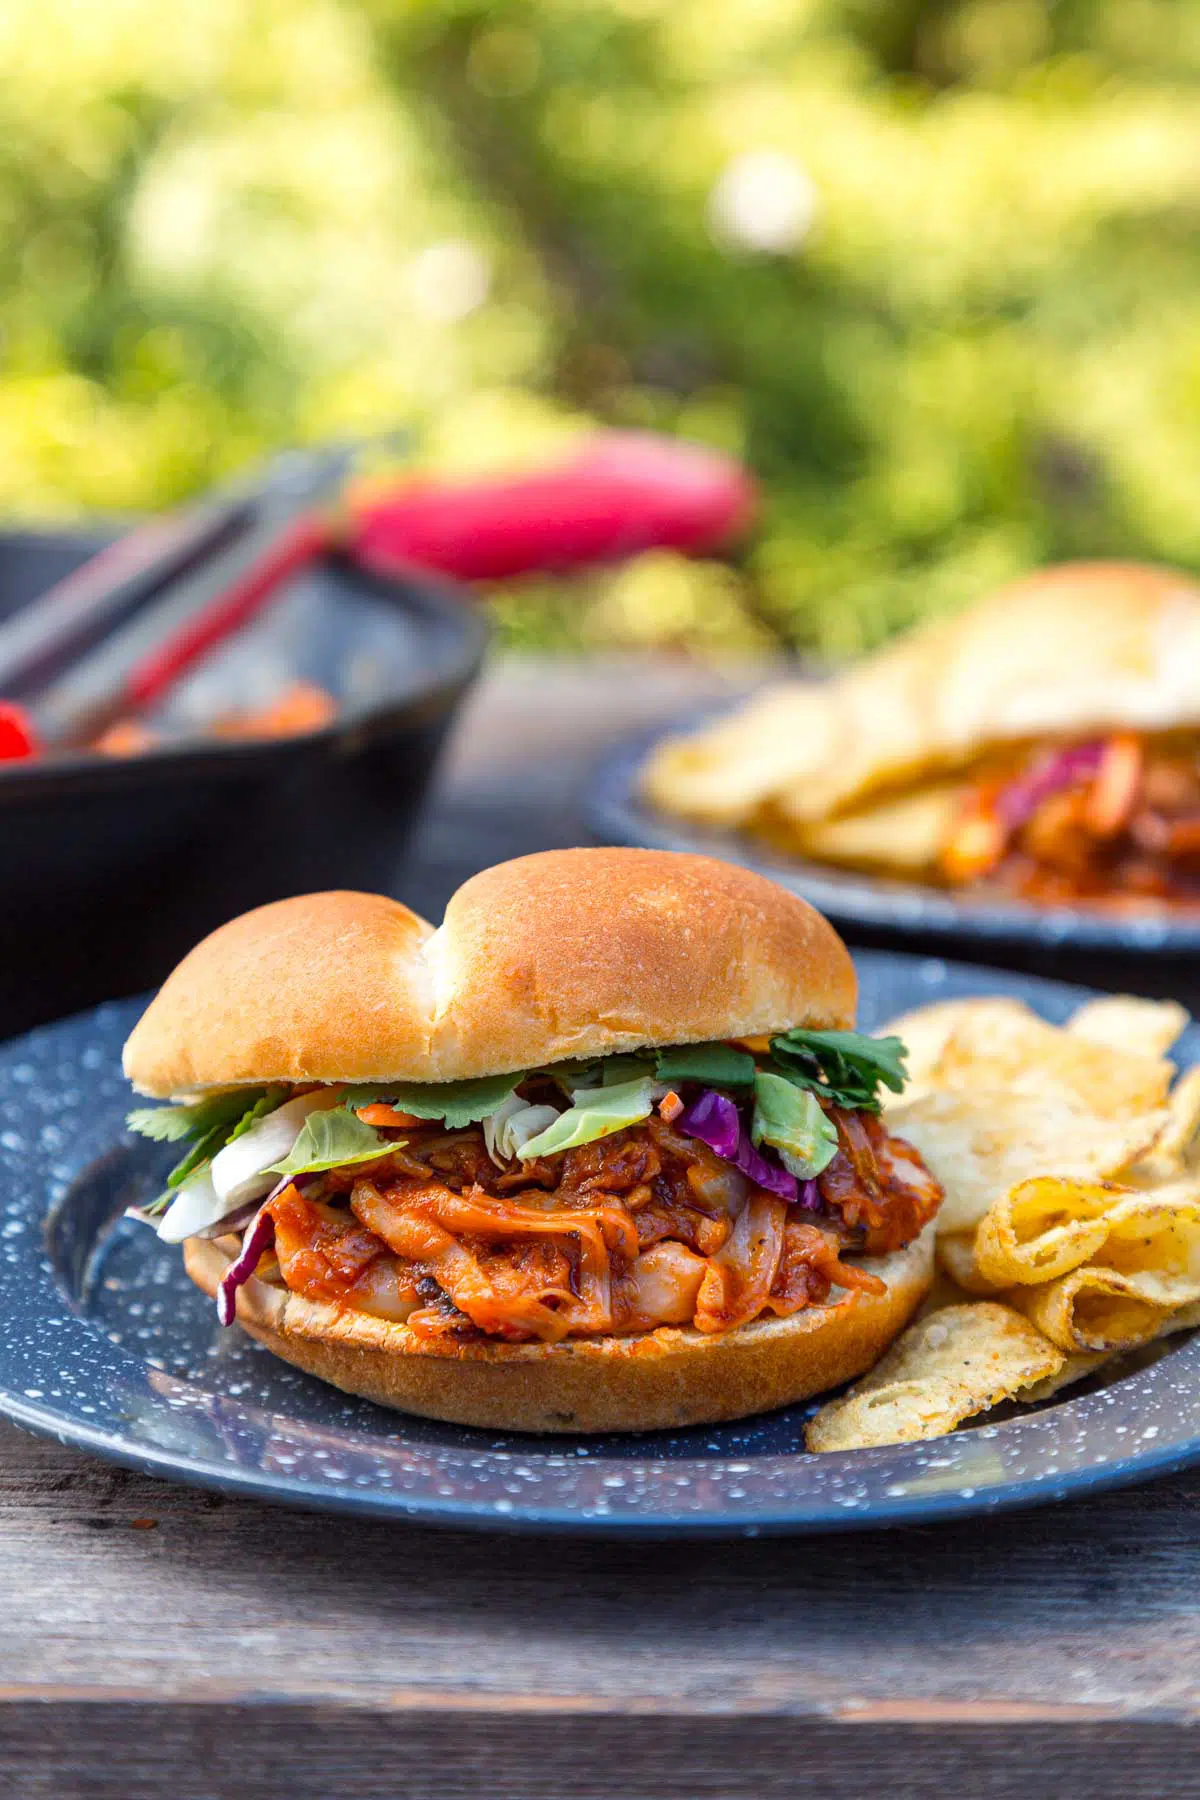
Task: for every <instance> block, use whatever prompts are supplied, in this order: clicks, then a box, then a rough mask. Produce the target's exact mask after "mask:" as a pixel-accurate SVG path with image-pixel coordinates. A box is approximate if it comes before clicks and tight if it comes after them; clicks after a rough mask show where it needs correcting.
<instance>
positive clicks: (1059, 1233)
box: [972, 1175, 1129, 1288]
mask: <svg viewBox="0 0 1200 1800" xmlns="http://www.w3.org/2000/svg"><path fill="white" fill-rule="evenodd" d="M1128 1193H1129V1189H1128V1188H1124V1187H1118V1186H1117V1185H1116V1184H1115V1183H1111V1182H1109V1183H1100V1182H1081V1181H1064V1180H1063V1179H1062V1177H1061V1176H1058V1175H1044V1176H1041V1177H1040V1178H1037V1179H1035V1180H1033V1181H1022V1182H1020V1183H1018V1185H1017V1186H1016V1187H1014V1188H1011V1189H1010V1190H1009V1192H1008V1193H1007V1194H1005V1195H1004V1196H1003V1197H1002V1198H1001V1199H999V1200H997V1201H996V1203H995V1205H994V1206H992V1207H991V1208H990V1209H989V1211H988V1213H987V1216H986V1217H985V1218H984V1219H983V1220H982V1222H981V1223H980V1226H979V1229H978V1231H977V1232H976V1234H975V1238H974V1242H973V1244H972V1251H973V1264H974V1266H975V1268H976V1269H977V1270H978V1273H979V1276H980V1277H981V1278H982V1279H983V1280H984V1281H985V1282H991V1283H992V1284H993V1287H994V1288H1005V1287H1010V1286H1011V1285H1012V1283H1013V1282H1020V1283H1021V1284H1022V1285H1028V1284H1030V1283H1033V1282H1038V1281H1053V1280H1055V1279H1056V1278H1057V1277H1058V1276H1059V1275H1065V1274H1067V1273H1068V1271H1069V1270H1071V1269H1077V1268H1079V1266H1080V1264H1081V1263H1085V1262H1087V1261H1088V1259H1089V1258H1090V1257H1092V1256H1095V1255H1096V1253H1097V1251H1099V1250H1100V1249H1101V1248H1102V1247H1103V1245H1104V1243H1105V1241H1106V1239H1107V1237H1108V1232H1109V1225H1108V1220H1107V1218H1106V1217H1105V1214H1106V1213H1107V1212H1108V1211H1109V1209H1110V1208H1111V1207H1112V1206H1113V1205H1114V1204H1115V1203H1116V1202H1117V1201H1119V1200H1122V1199H1124V1198H1125V1197H1126V1196H1127V1195H1128Z"/></svg>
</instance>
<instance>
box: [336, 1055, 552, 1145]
mask: <svg viewBox="0 0 1200 1800" xmlns="http://www.w3.org/2000/svg"><path fill="white" fill-rule="evenodd" d="M524 1079H525V1076H524V1073H523V1072H522V1071H521V1070H520V1069H518V1070H517V1071H516V1072H515V1074H512V1075H484V1076H481V1077H480V1079H479V1080H478V1081H385V1082H370V1083H368V1082H362V1083H360V1084H359V1085H358V1086H357V1087H351V1088H347V1089H346V1092H345V1093H344V1094H343V1096H342V1105H343V1106H344V1107H346V1108H347V1109H348V1110H349V1111H350V1112H355V1111H357V1109H358V1108H359V1107H360V1106H372V1105H374V1104H375V1102H376V1101H378V1100H382V1101H384V1102H385V1104H386V1105H388V1106H394V1107H395V1108H396V1110H397V1111H398V1112H407V1113H412V1114H413V1116H414V1118H418V1119H444V1120H445V1122H446V1128H447V1130H449V1131H461V1130H462V1129H463V1127H464V1126H465V1125H474V1124H475V1123H476V1121H477V1120H479V1119H486V1118H487V1116H488V1114H489V1113H494V1112H495V1110H496V1108H497V1107H498V1106H503V1105H504V1102H505V1101H506V1100H507V1099H508V1097H509V1095H510V1094H511V1093H512V1092H513V1090H514V1089H515V1088H516V1086H517V1084H518V1083H519V1082H521V1081H524ZM368 1129H369V1127H368Z"/></svg>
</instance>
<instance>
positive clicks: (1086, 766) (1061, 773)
mask: <svg viewBox="0 0 1200 1800" xmlns="http://www.w3.org/2000/svg"><path fill="white" fill-rule="evenodd" d="M1103 755H1104V745H1103V743H1099V742H1094V743H1090V744H1075V745H1073V746H1072V747H1071V748H1070V749H1068V750H1059V751H1057V752H1056V753H1055V754H1054V755H1053V756H1051V757H1049V758H1048V759H1047V760H1046V761H1044V762H1041V763H1039V764H1038V766H1037V767H1036V768H1035V769H1031V770H1030V772H1029V773H1028V774H1027V775H1021V776H1019V777H1018V778H1017V780H1016V781H1010V782H1009V784H1008V786H1007V787H1006V788H1005V789H1004V790H1003V791H1002V793H1001V794H1000V797H999V800H998V801H997V811H998V812H999V814H1000V817H1001V819H1002V820H1003V822H1004V824H1005V825H1006V826H1007V827H1008V829H1009V830H1010V831H1018V830H1019V829H1020V828H1021V826H1022V825H1027V824H1028V823H1029V821H1030V819H1031V818H1032V817H1033V815H1034V813H1035V812H1036V811H1037V809H1038V807H1039V806H1040V805H1041V804H1042V801H1043V800H1048V799H1049V798H1050V796H1051V794H1057V793H1061V791H1062V790H1063V789H1064V788H1069V787H1072V786H1073V785H1074V784H1075V782H1077V781H1090V780H1091V778H1092V776H1093V775H1095V773H1096V771H1097V769H1098V768H1099V767H1100V759H1101V757H1102V756H1103Z"/></svg>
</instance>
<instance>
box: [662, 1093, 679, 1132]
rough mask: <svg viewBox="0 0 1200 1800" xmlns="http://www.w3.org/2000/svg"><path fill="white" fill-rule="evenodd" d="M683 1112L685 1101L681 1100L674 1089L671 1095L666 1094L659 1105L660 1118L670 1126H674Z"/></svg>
mask: <svg viewBox="0 0 1200 1800" xmlns="http://www.w3.org/2000/svg"><path fill="white" fill-rule="evenodd" d="M682 1111H683V1101H682V1100H681V1099H680V1098H679V1095H678V1094H677V1093H676V1092H675V1090H674V1088H672V1090H671V1092H670V1093H669V1094H664V1095H663V1097H662V1099H661V1100H660V1101H659V1103H658V1112H659V1117H660V1118H662V1119H665V1120H666V1122H667V1124H668V1125H672V1124H674V1122H675V1120H676V1119H677V1118H678V1117H679V1115H680V1113H681V1112H682Z"/></svg>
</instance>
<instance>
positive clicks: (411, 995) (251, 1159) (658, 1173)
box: [125, 850, 941, 1431]
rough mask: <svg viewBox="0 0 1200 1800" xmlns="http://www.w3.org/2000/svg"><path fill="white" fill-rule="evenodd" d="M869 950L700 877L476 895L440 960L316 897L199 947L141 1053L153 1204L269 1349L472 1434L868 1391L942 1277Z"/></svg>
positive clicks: (925, 1185)
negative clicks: (901, 1127)
mask: <svg viewBox="0 0 1200 1800" xmlns="http://www.w3.org/2000/svg"><path fill="white" fill-rule="evenodd" d="M855 993H856V985H855V977H854V971H853V967H852V964H851V962H850V958H849V956H848V955H847V952H846V949H845V946H844V945H843V944H842V942H841V940H840V938H839V937H838V936H837V934H836V933H835V932H834V931H833V929H832V928H831V927H830V926H829V925H828V924H827V923H826V921H825V920H824V919H822V918H821V917H820V915H819V914H817V913H816V912H814V911H813V910H812V908H810V907H809V906H807V905H806V904H805V903H804V902H803V901H802V900H800V899H798V898H797V897H796V896H794V895H792V894H790V893H788V892H786V891H785V890H783V889H781V888H779V887H776V886H775V885H774V884H773V883H771V882H768V881H766V880H764V879H762V878H761V877H759V876H756V875H753V874H751V873H749V872H748V871H745V870H742V869H738V868H735V867H731V866H729V865H726V864H723V863H717V862H712V861H709V860H708V859H706V858H703V857H692V856H674V855H668V854H664V853H660V852H652V851H638V850H572V851H561V852H551V853H548V854H545V855H539V856H530V857H525V858H522V859H521V860H519V861H517V862H512V863H506V864H503V865H501V866H500V867H498V868H494V869H490V870H487V871H485V872H484V873H483V874H481V875H478V876H476V877H475V878H474V879H473V880H471V881H469V882H468V883H467V884H466V885H465V886H464V887H463V888H461V889H460V890H459V891H458V893H457V894H455V895H454V897H453V898H452V900H451V902H450V904H449V906H448V908H447V911H446V917H445V920H444V922H443V924H442V925H441V927H440V928H439V929H437V930H434V929H433V927H432V926H430V925H429V924H427V923H426V922H425V921H424V920H422V919H420V918H418V917H417V916H416V915H415V914H414V913H412V912H410V911H408V910H407V908H405V907H403V906H401V905H399V904H398V903H396V902H395V901H392V900H387V899H384V898H382V897H380V896H376V895H369V894H353V893H331V894H315V895H311V896H307V897H303V898H299V899H294V900H287V901H283V902H280V903H278V904H276V905H274V906H267V907H263V908H260V909H259V910H258V911H256V912H252V913H248V914H246V915H245V916H244V917H242V918H240V919H235V920H234V921H233V922H232V923H231V924H229V925H226V926H224V927H223V928H222V929H221V930H219V931H217V932H215V933H213V935H212V936H211V937H209V938H207V939H205V941H204V942H203V943H202V944H200V945H199V946H197V948H196V949H195V950H193V951H192V952H191V954H190V955H189V956H188V957H186V958H185V959H184V961H183V962H182V963H181V964H180V966H179V967H178V968H177V969H176V970H175V972H174V974H173V975H171V976H170V977H169V979H168V980H167V982H166V983H165V985H164V987H163V988H162V990H161V991H160V993H159V994H158V996H157V997H156V998H155V1000H154V1001H153V1002H152V1003H151V1005H150V1007H149V1009H148V1010H147V1012H146V1013H145V1015H144V1016H143V1018H142V1019H141V1020H140V1022H139V1024H138V1025H137V1027H136V1029H135V1030H134V1032H133V1034H132V1036H131V1037H130V1039H129V1042H128V1044H127V1045H126V1050H125V1068H126V1072H127V1074H128V1076H129V1078H130V1079H131V1081H132V1082H133V1083H134V1084H135V1085H136V1086H137V1087H138V1088H139V1089H140V1090H141V1091H142V1092H143V1093H147V1094H151V1095H157V1096H185V1098H184V1099H183V1101H182V1103H179V1104H175V1105H172V1106H169V1107H158V1108H142V1109H139V1110H137V1111H135V1112H134V1113H132V1114H131V1115H130V1124H131V1125H132V1126H133V1128H134V1129H135V1130H138V1131H141V1132H143V1133H145V1134H146V1135H147V1136H150V1137H155V1138H175V1139H178V1140H179V1141H180V1143H181V1144H182V1145H184V1146H185V1154H184V1155H183V1157H182V1160H181V1161H180V1162H179V1164H178V1165H177V1167H176V1168H175V1170H174V1171H172V1174H171V1176H170V1178H169V1183H168V1188H167V1192H166V1194H165V1195H164V1196H163V1198H162V1200H161V1201H160V1202H159V1203H157V1204H156V1206H155V1207H153V1208H149V1209H147V1215H146V1216H149V1217H151V1218H152V1219H153V1220H154V1222H155V1224H156V1226H157V1229H158V1231H159V1234H160V1236H162V1237H164V1238H167V1239H168V1240H172V1241H184V1243H185V1259H186V1263H187V1268H188V1272H189V1273H190V1274H191V1276H192V1277H193V1279H194V1280H195V1281H196V1282H197V1283H198V1284H199V1285H200V1286H201V1287H203V1288H205V1289H206V1290H207V1291H209V1292H210V1293H212V1294H214V1295H216V1296H217V1299H218V1305H219V1308H220V1312H221V1317H222V1319H223V1321H224V1322H226V1323H228V1322H230V1321H232V1319H233V1318H234V1317H235V1316H236V1317H237V1318H238V1319H239V1320H240V1322H241V1323H242V1324H243V1325H244V1326H245V1327H246V1329H247V1330H249V1331H250V1332H252V1333H253V1334H254V1335H255V1336H256V1337H258V1338H260V1339H261V1340H262V1341H263V1342H264V1343H266V1344H267V1345H269V1346H270V1348H271V1349H272V1350H274V1351H276V1352H277V1353H278V1354H279V1355H281V1356H283V1357H286V1358H287V1359H288V1360H289V1361H291V1362H294V1363H297V1364H298V1365H299V1366H300V1367H302V1368H304V1369H308V1370H310V1371H311V1372H312V1373H314V1374H317V1375H320V1376H322V1377H324V1378H325V1379H326V1380H329V1381H331V1382H333V1383H335V1384H336V1385H337V1386H339V1387H342V1388H345V1389H347V1390H348V1391H350V1392H354V1393H359V1394H363V1395H366V1396H368V1397H370V1398H371V1399H374V1400H378V1401H382V1402H384V1403H385V1404H390V1405H395V1406H399V1407H402V1408H405V1409H407V1410H409V1411H413V1412H418V1413H424V1414H427V1415H430V1416H433V1417H437V1418H443V1419H451V1420H457V1421H460V1422H463V1423H467V1424H477V1425H488V1426H493V1427H501V1428H513V1429H523V1430H538V1431H556V1430H608V1429H645V1428H650V1427H655V1426H665V1425H677V1424H683V1423H695V1422H699V1421H708V1420H717V1419H726V1418H736V1417H740V1416H742V1415H744V1414H747V1413H751V1412H755V1411H759V1410H762V1409H764V1408H767V1407H772V1406H777V1405H781V1404H783V1403H785V1402H788V1401H792V1400H796V1399H799V1398H801V1397H804V1396H807V1395H809V1394H812V1393H816V1392H819V1391H821V1390H823V1389H825V1388H828V1387H831V1386H834V1385H836V1384H838V1383H840V1382H842V1381H845V1380H846V1379H848V1378H849V1377H851V1376H853V1375H856V1374H858V1373H861V1372H862V1371H863V1370H864V1369H866V1368H868V1367H869V1366H870V1365H871V1364H872V1363H873V1362H874V1360H875V1359H876V1358H877V1357H878V1355H879V1354H880V1352H881V1351H882V1350H883V1349H884V1347H885V1346H886V1345H887V1344H888V1343H889V1342H890V1341H891V1339H892V1338H893V1337H894V1336H895V1335H896V1333H897V1332H898V1331H899V1330H900V1329H901V1327H902V1326H903V1325H904V1324H905V1322H906V1321H907V1319H908V1318H909V1317H910V1315H911V1314H912V1312H913V1310H914V1308H915V1307H916V1306H917V1304H918V1303H919V1301H920V1300H921V1298H922V1297H923V1295H924V1293H925V1291H926V1289H927V1287H928V1285H929V1281H930V1277H931V1269H932V1247H931V1241H930V1238H931V1233H930V1230H929V1229H928V1227H929V1222H930V1220H931V1219H932V1217H933V1215H934V1213H935V1211H936V1209H937V1206H938V1203H939V1200H940V1198H941V1193H940V1189H939V1188H938V1186H937V1183H936V1182H935V1181H934V1179H933V1178H932V1177H931V1176H930V1174H929V1172H928V1170H927V1169H926V1168H925V1167H924V1165H923V1164H922V1162H921V1160H920V1158H919V1156H918V1155H917V1153H916V1152H915V1151H914V1150H912V1149H911V1148H910V1147H909V1146H908V1145H907V1144H905V1143H904V1142H902V1141H901V1140H899V1139H896V1138H892V1137H890V1136H889V1135H888V1133H887V1131H886V1129H885V1127H884V1125H883V1123H882V1121H881V1119H880V1116H879V1094H880V1089H881V1087H886V1088H889V1089H891V1090H893V1091H895V1090H898V1089H899V1088H900V1087H901V1086H902V1083H903V1047H902V1046H901V1044H900V1043H899V1042H898V1040H896V1039H894V1038H893V1039H872V1038H868V1037H864V1036H861V1035H860V1034H858V1033H856V1032H854V1031H853V1030H852V1029H851V1027H852V1025H853V1016H854V1005H855Z"/></svg>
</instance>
